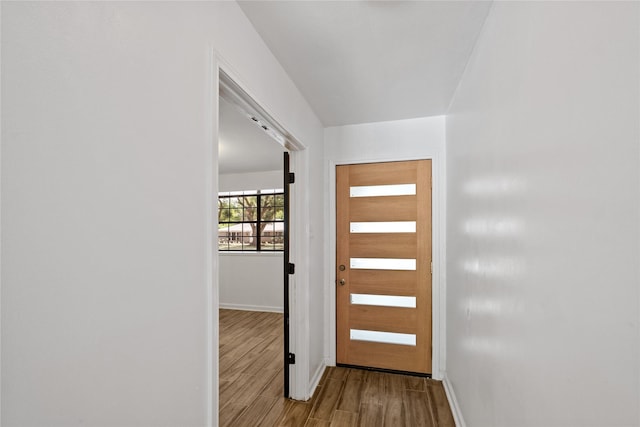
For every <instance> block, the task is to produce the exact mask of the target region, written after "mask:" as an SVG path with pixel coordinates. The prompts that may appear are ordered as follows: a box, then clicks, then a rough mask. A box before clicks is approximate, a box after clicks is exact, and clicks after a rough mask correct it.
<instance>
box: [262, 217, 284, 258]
mask: <svg viewBox="0 0 640 427" xmlns="http://www.w3.org/2000/svg"><path fill="white" fill-rule="evenodd" d="M283 225H284V224H282V223H281V222H268V223H266V224H265V225H264V229H263V230H262V233H261V234H260V239H261V240H260V247H261V249H262V250H265V251H269V250H282V249H284V232H283V230H284V228H283Z"/></svg>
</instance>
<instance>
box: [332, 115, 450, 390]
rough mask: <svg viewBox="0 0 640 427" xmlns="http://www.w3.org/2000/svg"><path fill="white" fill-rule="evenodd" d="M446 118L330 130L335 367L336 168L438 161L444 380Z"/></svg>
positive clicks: (438, 347) (437, 345)
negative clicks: (369, 163)
mask: <svg viewBox="0 0 640 427" xmlns="http://www.w3.org/2000/svg"><path fill="white" fill-rule="evenodd" d="M444 142H445V117H444V116H438V117H423V118H417V119H409V120H395V121H388V122H379V123H365V124H359V125H348V126H337V127H331V128H326V129H325V134H324V143H325V154H324V155H325V167H326V174H327V179H326V180H325V181H326V184H325V205H326V206H325V209H326V225H325V229H326V237H325V242H326V246H325V248H326V249H325V250H326V251H327V267H326V270H327V271H328V272H330V274H328V275H327V296H326V297H325V299H326V300H327V303H326V304H327V306H326V307H325V310H326V312H327V314H326V317H327V318H328V320H327V321H328V322H332V323H331V327H330V328H329V329H328V330H327V331H326V338H325V342H326V344H325V345H326V348H327V350H326V351H327V360H328V362H329V363H335V244H336V243H335V240H336V237H335V165H337V164H349V163H362V162H383V161H393V160H411V159H433V161H432V174H433V190H432V191H433V193H432V198H433V224H432V225H433V242H434V244H433V265H434V278H433V291H434V292H433V297H434V300H433V301H434V316H433V329H434V334H433V347H434V349H435V351H437V352H438V354H439V356H436V357H435V358H434V364H433V368H434V369H433V375H434V377H435V378H440V377H441V369H442V368H443V366H442V365H438V362H439V361H444V350H445V349H444V342H443V341H441V339H442V340H444V337H443V336H441V335H440V333H439V332H440V331H441V330H442V328H443V327H444V325H442V323H441V320H443V319H441V316H443V315H444V310H442V311H440V310H439V308H440V307H442V306H443V305H444V299H443V298H444V249H445V248H444V245H445V241H444V235H445V188H444V182H445V179H444V178H445V175H444V166H445V158H444V155H445V147H444Z"/></svg>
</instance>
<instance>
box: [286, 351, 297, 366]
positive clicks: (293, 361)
mask: <svg viewBox="0 0 640 427" xmlns="http://www.w3.org/2000/svg"><path fill="white" fill-rule="evenodd" d="M287 362H289V365H295V364H296V355H295V354H293V353H289V358H288V359H287Z"/></svg>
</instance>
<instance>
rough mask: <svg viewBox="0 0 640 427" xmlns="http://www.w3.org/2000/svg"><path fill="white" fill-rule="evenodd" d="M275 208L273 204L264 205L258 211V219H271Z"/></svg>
mask: <svg viewBox="0 0 640 427" xmlns="http://www.w3.org/2000/svg"><path fill="white" fill-rule="evenodd" d="M275 213H276V209H275V208H274V207H273V206H265V207H263V208H262V210H261V211H260V217H261V218H260V219H261V220H263V221H273V219H274V215H275Z"/></svg>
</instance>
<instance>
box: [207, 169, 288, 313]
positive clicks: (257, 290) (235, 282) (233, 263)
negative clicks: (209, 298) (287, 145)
mask: <svg viewBox="0 0 640 427" xmlns="http://www.w3.org/2000/svg"><path fill="white" fill-rule="evenodd" d="M283 180H284V178H283V172H282V171H268V172H252V173H242V174H222V175H220V182H219V188H220V191H241V190H258V189H268V188H282V185H283ZM219 262H220V270H219V278H220V306H221V307H224V308H235V309H247V310H265V311H278V312H281V311H283V310H284V305H283V289H282V286H283V281H284V277H283V275H284V267H283V259H282V252H275V253H264V252H263V253H251V252H248V253H224V252H221V253H220V260H219Z"/></svg>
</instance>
